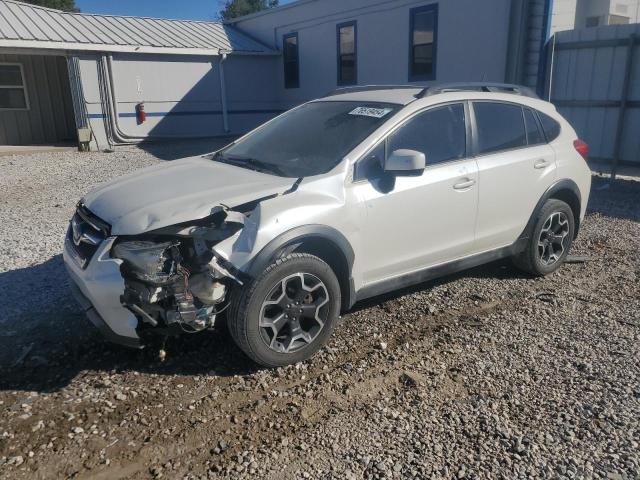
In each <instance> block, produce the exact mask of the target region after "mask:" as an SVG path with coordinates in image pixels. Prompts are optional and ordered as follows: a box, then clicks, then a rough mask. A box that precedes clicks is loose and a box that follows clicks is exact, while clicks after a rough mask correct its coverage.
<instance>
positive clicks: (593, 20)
mask: <svg viewBox="0 0 640 480" xmlns="http://www.w3.org/2000/svg"><path fill="white" fill-rule="evenodd" d="M585 25H586V27H587V28H591V27H597V26H598V25H600V17H587V20H586V23H585Z"/></svg>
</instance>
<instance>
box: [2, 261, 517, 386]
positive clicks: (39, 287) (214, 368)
mask: <svg viewBox="0 0 640 480" xmlns="http://www.w3.org/2000/svg"><path fill="white" fill-rule="evenodd" d="M61 257H62V256H61V255H56V256H55V257H53V258H51V259H50V260H48V261H47V262H44V263H42V264H39V265H34V266H31V267H26V268H22V269H16V270H12V271H9V272H5V273H2V274H0V288H2V289H3V290H4V291H5V292H6V294H7V295H9V296H10V297H9V298H17V296H20V295H24V294H25V292H29V295H30V298H29V299H28V301H26V302H25V301H21V302H19V304H18V305H19V307H16V308H15V309H14V310H12V311H3V312H1V313H3V314H4V315H2V317H1V318H2V327H3V328H2V334H0V391H1V390H22V391H36V392H41V393H51V392H55V391H59V390H60V389H62V388H64V387H65V386H67V385H69V383H71V382H72V381H73V379H74V378H75V377H77V376H78V374H80V373H81V372H87V371H89V372H91V371H93V372H100V371H104V372H114V371H116V372H124V371H135V372H140V373H153V374H158V375H215V376H233V375H249V374H252V373H255V372H257V371H259V370H261V367H259V366H258V365H256V364H255V363H253V362H251V361H250V360H249V359H248V358H247V357H246V356H245V355H244V354H243V353H242V352H241V351H240V350H239V349H238V348H237V347H236V346H235V344H234V343H233V341H232V340H231V338H230V336H229V334H228V332H227V329H226V328H225V325H224V319H221V320H220V321H219V322H218V324H217V325H216V327H215V328H214V329H213V330H211V331H207V332H202V333H199V334H197V335H187V334H185V335H182V336H180V337H171V338H169V339H167V341H166V343H165V345H164V346H163V347H164V349H165V351H166V359H165V360H164V361H160V359H159V357H158V352H159V349H160V347H161V344H160V340H159V341H158V343H157V344H155V345H152V346H151V347H150V348H146V349H143V350H134V349H128V348H126V347H121V346H118V345H113V344H110V343H108V342H106V341H105V340H104V339H103V338H102V336H101V335H100V334H99V332H98V331H97V330H96V329H95V328H94V327H93V326H92V325H91V324H90V323H89V322H88V320H87V319H86V318H85V317H84V315H83V314H82V313H81V312H80V310H79V308H78V307H77V305H76V304H75V300H74V299H73V298H72V296H71V294H70V292H69V289H68V285H67V284H66V282H67V279H66V272H65V271H64V265H63V262H62V258H61ZM517 275H520V274H519V273H518V272H517V271H515V270H514V269H513V268H510V267H509V266H508V264H505V263H504V262H496V263H494V264H489V265H486V266H484V267H478V268H475V269H472V270H469V271H467V272H463V273H459V274H455V275H450V276H447V277H444V278H441V279H438V280H433V281H429V282H425V283H422V284H419V285H415V286H412V287H408V288H405V289H402V290H399V291H396V292H392V293H390V294H386V295H380V296H377V297H374V298H371V299H368V300H366V301H363V302H359V303H358V304H356V305H355V306H354V308H353V309H352V310H351V312H357V311H359V310H362V309H365V308H368V307H371V306H373V305H376V304H380V303H383V302H385V301H387V300H389V299H392V298H399V297H401V296H403V295H407V294H411V293H414V292H418V291H422V290H426V289H429V288H433V287H434V286H435V285H440V284H443V283H448V282H451V281H454V280H456V279H458V278H461V277H464V276H476V277H491V278H513V277H514V276H517ZM31 292H33V293H31ZM348 313H350V312H348Z"/></svg>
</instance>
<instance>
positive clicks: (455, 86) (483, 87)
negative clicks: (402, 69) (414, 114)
mask: <svg viewBox="0 0 640 480" xmlns="http://www.w3.org/2000/svg"><path fill="white" fill-rule="evenodd" d="M461 91H478V92H498V93H512V94H514V95H522V96H523V97H531V98H540V97H538V95H537V94H536V93H535V92H534V91H533V89H531V88H529V87H525V86H523V85H515V84H512V83H486V82H469V83H467V82H458V83H442V84H440V85H434V86H433V87H428V88H425V89H424V90H423V91H422V92H420V94H418V95H416V96H417V97H418V98H421V97H428V96H431V95H436V94H438V93H447V92H461Z"/></svg>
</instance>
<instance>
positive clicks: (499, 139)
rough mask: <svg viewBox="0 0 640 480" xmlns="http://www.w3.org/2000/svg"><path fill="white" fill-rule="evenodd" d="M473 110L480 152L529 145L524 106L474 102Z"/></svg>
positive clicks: (485, 152) (484, 152)
mask: <svg viewBox="0 0 640 480" xmlns="http://www.w3.org/2000/svg"><path fill="white" fill-rule="evenodd" d="M473 110H474V112H475V117H476V126H477V129H478V153H479V154H487V153H491V152H499V151H501V150H509V149H512V148H519V147H524V146H526V145H527V134H526V131H525V128H524V118H523V115H522V107H520V106H518V105H510V104H507V103H492V102H474V104H473Z"/></svg>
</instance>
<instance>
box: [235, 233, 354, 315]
mask: <svg viewBox="0 0 640 480" xmlns="http://www.w3.org/2000/svg"><path fill="white" fill-rule="evenodd" d="M308 238H320V239H324V240H327V241H328V242H331V243H332V244H333V245H334V246H335V247H337V249H338V250H339V251H340V252H341V253H342V255H343V260H344V262H345V264H346V266H347V276H348V279H346V280H347V285H345V287H347V288H345V289H344V290H345V291H344V292H343V294H344V295H345V296H346V298H343V302H342V303H343V306H344V307H345V308H350V307H351V306H352V305H353V304H354V303H355V297H356V295H355V285H354V282H353V276H352V271H353V262H354V259H355V254H354V252H353V247H352V246H351V243H349V240H347V239H346V237H345V236H344V235H343V234H342V233H340V232H339V231H338V230H336V229H335V228H333V227H329V226H327V225H321V224H310V225H301V226H299V227H294V228H292V229H290V230H287V231H286V232H284V233H281V234H280V235H278V236H277V237H275V238H274V239H273V240H271V241H270V242H269V243H267V244H266V245H265V246H264V247H263V248H262V250H260V252H259V253H258V254H257V255H256V256H255V257H254V258H253V260H252V261H251V263H250V264H249V268H248V269H247V273H248V274H249V276H250V277H251V278H256V277H257V276H258V275H259V274H260V273H261V272H263V271H264V270H265V269H266V268H267V267H268V266H269V265H270V264H271V262H272V261H273V259H274V258H275V257H276V256H277V255H278V254H279V253H280V252H283V251H286V250H287V248H288V247H295V246H297V245H299V244H301V243H303V242H304V240H305V239H308ZM341 283H342V282H341Z"/></svg>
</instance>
